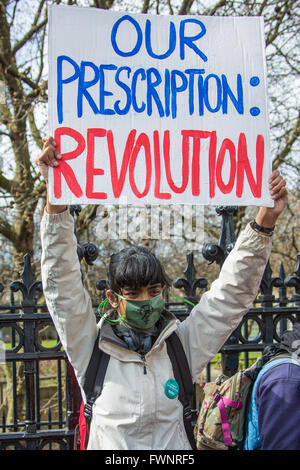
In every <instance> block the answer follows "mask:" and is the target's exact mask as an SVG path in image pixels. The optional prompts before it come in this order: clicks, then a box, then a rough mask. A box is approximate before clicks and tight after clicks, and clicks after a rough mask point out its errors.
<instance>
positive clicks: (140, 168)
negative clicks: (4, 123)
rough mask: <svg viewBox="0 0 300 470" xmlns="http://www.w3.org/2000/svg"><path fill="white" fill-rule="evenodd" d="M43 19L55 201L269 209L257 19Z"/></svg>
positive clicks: (71, 13) (88, 13) (76, 13)
mask: <svg viewBox="0 0 300 470" xmlns="http://www.w3.org/2000/svg"><path fill="white" fill-rule="evenodd" d="M49 10H50V17H49V132H50V134H52V135H53V136H54V138H55V140H56V142H57V147H58V150H59V152H60V153H61V155H62V160H61V161H60V162H59V166H58V167H57V168H54V169H51V170H50V176H49V182H50V201H51V202H52V203H53V204H89V203H93V204H115V203H119V201H120V200H121V199H122V200H123V201H124V200H126V201H127V203H129V204H160V205H161V204H215V205H219V204H221V205H232V204H234V205H265V206H273V202H272V200H271V198H270V196H269V192H268V184H267V180H268V177H269V175H270V173H271V157H270V144H269V125H268V110H267V95H266V66H265V54H264V39H263V36H264V31H263V21H262V19H261V18H258V17H240V18H236V17H234V18H232V17H202V16H164V15H159V16H154V15H139V14H128V13H124V12H110V11H104V10H98V9H92V8H77V7H73V6H72V7H71V6H50V7H49Z"/></svg>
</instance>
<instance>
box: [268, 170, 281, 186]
mask: <svg viewBox="0 0 300 470" xmlns="http://www.w3.org/2000/svg"><path fill="white" fill-rule="evenodd" d="M278 176H280V172H279V171H278V170H274V171H272V173H271V175H270V177H269V183H271V182H272V181H273V180H274V179H275V178H277V177H278Z"/></svg>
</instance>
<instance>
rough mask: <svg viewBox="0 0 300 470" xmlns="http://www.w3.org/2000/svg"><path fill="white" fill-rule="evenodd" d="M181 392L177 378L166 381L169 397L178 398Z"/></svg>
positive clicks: (166, 391) (166, 392)
mask: <svg viewBox="0 0 300 470" xmlns="http://www.w3.org/2000/svg"><path fill="white" fill-rule="evenodd" d="M178 393H179V385H178V382H176V380H175V379H169V380H167V382H166V383H165V394H166V395H167V397H168V398H171V399H173V398H176V397H177V396H178Z"/></svg>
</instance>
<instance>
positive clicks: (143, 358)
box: [141, 355, 147, 375]
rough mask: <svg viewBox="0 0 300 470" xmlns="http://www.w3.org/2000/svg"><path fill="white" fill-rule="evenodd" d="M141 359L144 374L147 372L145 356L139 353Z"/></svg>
mask: <svg viewBox="0 0 300 470" xmlns="http://www.w3.org/2000/svg"><path fill="white" fill-rule="evenodd" d="M141 359H142V361H143V364H144V375H146V374H147V368H146V359H145V356H143V355H141Z"/></svg>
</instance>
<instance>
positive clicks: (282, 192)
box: [272, 186, 288, 201]
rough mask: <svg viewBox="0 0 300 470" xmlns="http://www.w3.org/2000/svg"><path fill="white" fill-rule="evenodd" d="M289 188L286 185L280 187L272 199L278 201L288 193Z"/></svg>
mask: <svg viewBox="0 0 300 470" xmlns="http://www.w3.org/2000/svg"><path fill="white" fill-rule="evenodd" d="M287 193H288V192H287V190H286V187H285V186H284V187H283V188H281V189H280V191H278V192H277V193H276V194H274V195H273V196H272V199H273V200H274V201H277V200H278V199H281V198H283V197H285V196H286V195H287Z"/></svg>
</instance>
